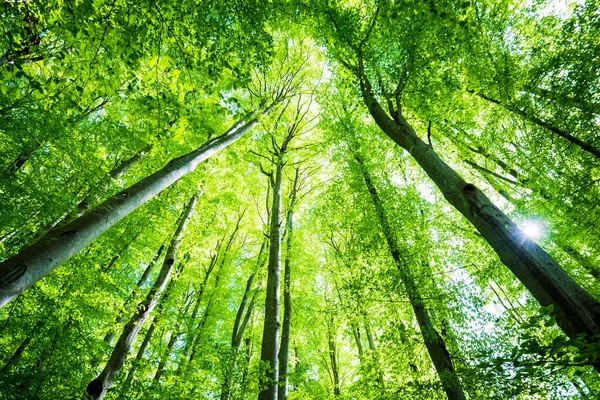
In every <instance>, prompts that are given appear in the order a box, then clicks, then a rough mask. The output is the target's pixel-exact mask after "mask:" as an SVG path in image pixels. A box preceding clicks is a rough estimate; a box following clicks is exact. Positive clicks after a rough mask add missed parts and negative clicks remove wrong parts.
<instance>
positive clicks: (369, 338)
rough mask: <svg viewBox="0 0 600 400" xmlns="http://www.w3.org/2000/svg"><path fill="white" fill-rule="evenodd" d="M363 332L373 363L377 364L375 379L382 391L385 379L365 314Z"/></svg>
mask: <svg viewBox="0 0 600 400" xmlns="http://www.w3.org/2000/svg"><path fill="white" fill-rule="evenodd" d="M364 325H365V332H366V334H367V341H368V343H369V349H370V350H371V354H373V358H374V360H375V365H376V366H377V380H378V381H379V387H380V388H381V390H382V391H384V390H385V379H384V377H383V371H382V370H381V363H380V362H379V355H378V353H377V348H376V347H375V340H374V339H373V333H372V332H371V325H370V324H369V321H367V318H366V315H365V321H364Z"/></svg>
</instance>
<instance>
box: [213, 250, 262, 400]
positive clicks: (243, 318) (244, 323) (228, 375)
mask: <svg viewBox="0 0 600 400" xmlns="http://www.w3.org/2000/svg"><path fill="white" fill-rule="evenodd" d="M263 249H264V244H263V246H262V248H261V252H262V250H263ZM259 257H260V256H259ZM255 277H256V272H254V273H252V274H251V275H250V276H249V277H248V281H247V282H246V289H245V290H244V295H243V296H242V301H241V303H240V306H239V307H238V311H237V313H236V316H235V322H234V324H233V331H232V334H231V358H230V360H229V362H228V365H227V370H226V371H225V378H224V379H223V384H222V385H221V400H229V399H231V389H232V388H231V386H232V383H233V382H232V377H233V375H234V374H235V369H236V366H237V359H238V353H239V350H240V346H241V344H242V339H243V338H244V333H245V332H246V328H247V327H248V322H249V321H250V317H251V316H252V311H253V310H254V303H255V301H256V292H254V295H252V299H251V300H250V304H248V298H249V297H250V294H251V292H252V283H253V281H254V278H255ZM246 306H248V307H246Z"/></svg>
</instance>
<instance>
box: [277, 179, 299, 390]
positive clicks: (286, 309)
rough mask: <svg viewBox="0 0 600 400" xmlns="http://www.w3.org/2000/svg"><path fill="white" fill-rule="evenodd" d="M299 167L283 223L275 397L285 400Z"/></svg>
mask: <svg viewBox="0 0 600 400" xmlns="http://www.w3.org/2000/svg"><path fill="white" fill-rule="evenodd" d="M299 173H300V171H299V169H298V168H296V174H295V175H294V184H293V187H292V194H291V199H290V206H289V208H288V212H287V219H286V224H285V233H286V235H287V238H286V250H285V260H284V263H283V265H284V267H283V325H282V327H281V344H280V346H279V356H278V357H279V388H278V394H277V399H278V400H286V399H287V397H288V370H289V356H290V332H291V329H292V292H291V286H292V273H291V268H290V264H291V261H292V237H293V229H294V207H295V206H296V198H297V194H298V176H299Z"/></svg>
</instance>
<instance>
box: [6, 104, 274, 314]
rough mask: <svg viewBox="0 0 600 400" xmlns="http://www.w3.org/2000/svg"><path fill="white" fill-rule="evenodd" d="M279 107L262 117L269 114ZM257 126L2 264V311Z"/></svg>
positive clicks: (239, 130) (171, 167)
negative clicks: (110, 229)
mask: <svg viewBox="0 0 600 400" xmlns="http://www.w3.org/2000/svg"><path fill="white" fill-rule="evenodd" d="M274 105H275V103H273V104H271V105H270V106H268V107H267V108H266V109H264V110H263V111H262V112H261V113H260V114H266V113H268V112H269V111H270V110H271V109H272V108H273V107H274ZM257 123H258V117H257V116H256V115H254V116H253V117H252V118H250V119H249V120H248V121H245V120H240V121H238V122H237V123H235V124H234V125H233V126H232V127H231V128H230V129H229V130H228V131H227V132H225V133H224V134H223V135H221V136H219V137H217V138H214V139H211V140H209V141H207V142H206V143H205V144H204V145H202V146H200V147H199V148H197V149H196V150H194V151H192V152H190V153H188V154H186V155H184V156H181V157H179V158H175V159H173V160H171V161H170V162H169V163H168V164H167V165H166V166H165V167H163V168H162V169H160V170H159V171H157V172H155V173H153V174H152V175H150V176H148V177H146V178H144V179H142V180H141V181H139V182H138V183H136V184H134V185H132V186H130V187H128V188H126V189H124V190H123V191H121V192H120V193H117V194H116V195H114V196H113V197H111V198H110V199H108V200H106V201H105V202H103V203H102V204H100V205H99V206H98V207H96V208H95V209H93V210H91V211H90V212H88V213H87V214H85V215H83V216H82V217H80V218H77V219H75V220H74V221H72V222H71V223H69V224H67V225H65V226H63V227H60V228H57V229H53V230H52V231H50V232H48V233H47V234H45V235H44V236H43V237H42V238H41V239H40V240H39V241H37V242H36V243H34V244H32V245H30V246H28V247H25V248H23V249H21V251H19V252H18V253H17V254H16V255H14V256H12V257H11V258H9V259H7V260H5V261H4V262H2V263H1V264H0V307H3V306H4V305H6V304H7V303H8V302H10V301H11V300H13V299H14V298H15V297H17V296H18V295H19V294H21V293H23V291H25V290H26V289H28V288H29V287H31V286H32V285H34V284H35V283H36V282H37V281H39V280H40V279H42V278H43V277H44V276H46V275H47V274H49V273H50V272H52V271H53V270H54V269H55V268H56V267H58V266H59V265H61V264H62V263H63V262H65V261H67V260H68V259H69V258H71V257H72V256H73V255H74V254H76V253H77V252H79V251H80V250H81V249H82V248H84V247H85V246H87V245H88V244H89V243H90V242H92V241H93V240H94V239H96V238H97V237H98V236H100V235H101V234H102V233H104V232H105V231H107V230H108V229H109V228H110V227H112V226H113V225H114V224H116V223H117V222H118V221H120V220H121V219H123V218H124V217H126V216H127V215H128V214H130V213H131V212H133V211H134V210H135V209H137V208H138V207H140V206H141V205H142V204H144V203H146V202H147V201H148V200H150V199H151V198H153V197H154V196H156V195H157V194H158V193H160V192H161V191H163V190H164V189H166V188H167V187H169V186H171V185H172V184H173V183H175V182H177V181H178V180H179V179H181V178H182V177H183V176H185V175H187V174H189V173H191V172H193V171H194V170H195V169H196V167H197V166H198V164H199V163H200V162H202V161H204V160H206V159H207V158H209V157H210V156H212V155H213V154H215V153H217V152H218V151H219V150H221V149H223V148H225V147H227V146H229V145H230V144H232V143H234V142H235V141H236V140H238V139H239V138H241V137H242V136H243V135H244V134H245V133H246V132H248V131H249V130H250V129H252V128H253V127H254V126H255V125H256V124H257Z"/></svg>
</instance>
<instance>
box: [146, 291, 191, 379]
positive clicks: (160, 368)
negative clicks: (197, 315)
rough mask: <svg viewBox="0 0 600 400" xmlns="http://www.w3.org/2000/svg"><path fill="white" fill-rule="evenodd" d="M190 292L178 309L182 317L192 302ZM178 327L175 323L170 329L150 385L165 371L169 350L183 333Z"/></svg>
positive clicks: (178, 324)
mask: <svg viewBox="0 0 600 400" xmlns="http://www.w3.org/2000/svg"><path fill="white" fill-rule="evenodd" d="M191 295H192V293H191V292H188V295H187V300H186V301H185V303H184V306H183V308H182V310H181V311H180V315H181V316H182V317H184V316H185V315H186V314H187V312H188V310H189V308H190V305H191V304H192V296H191ZM196 303H198V301H197V300H196ZM180 327H181V324H180V323H177V324H176V326H175V329H174V330H173V331H171V337H170V338H169V342H168V343H167V349H166V351H165V352H164V353H163V356H162V357H161V359H160V361H159V362H158V367H157V368H156V373H155V374H154V378H153V380H152V385H153V386H155V385H157V384H158V383H159V382H160V378H161V377H162V376H163V374H164V371H165V367H166V366H167V361H168V358H169V356H170V355H171V351H173V346H175V343H177V340H179V338H181V336H182V335H183V332H181V331H180Z"/></svg>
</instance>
